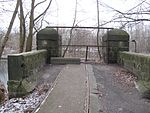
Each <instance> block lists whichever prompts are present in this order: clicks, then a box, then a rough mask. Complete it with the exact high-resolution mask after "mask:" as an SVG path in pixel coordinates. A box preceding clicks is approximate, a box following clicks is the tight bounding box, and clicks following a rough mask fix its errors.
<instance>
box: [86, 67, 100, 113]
mask: <svg viewBox="0 0 150 113" xmlns="http://www.w3.org/2000/svg"><path fill="white" fill-rule="evenodd" d="M86 72H87V75H88V77H89V79H88V81H89V89H90V92H89V93H90V98H89V113H99V107H100V103H99V100H98V95H97V94H98V91H97V83H96V79H95V76H94V72H93V67H92V65H89V64H87V65H86Z"/></svg>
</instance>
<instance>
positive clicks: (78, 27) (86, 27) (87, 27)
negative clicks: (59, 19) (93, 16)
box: [47, 26, 114, 29]
mask: <svg viewBox="0 0 150 113" xmlns="http://www.w3.org/2000/svg"><path fill="white" fill-rule="evenodd" d="M47 28H77V29H80V28H83V29H114V28H111V27H89V26H85V27H82V26H47Z"/></svg>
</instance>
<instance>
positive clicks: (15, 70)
mask: <svg viewBox="0 0 150 113" xmlns="http://www.w3.org/2000/svg"><path fill="white" fill-rule="evenodd" d="M46 59H47V51H46V50H38V51H31V52H24V53H20V54H12V55H9V56H8V78H9V81H8V91H9V94H10V95H11V96H17V95H24V94H25V93H27V92H30V91H32V90H33V89H34V88H35V85H37V83H36V82H37V79H38V76H37V72H38V71H39V70H40V68H41V67H43V66H44V65H45V64H46Z"/></svg>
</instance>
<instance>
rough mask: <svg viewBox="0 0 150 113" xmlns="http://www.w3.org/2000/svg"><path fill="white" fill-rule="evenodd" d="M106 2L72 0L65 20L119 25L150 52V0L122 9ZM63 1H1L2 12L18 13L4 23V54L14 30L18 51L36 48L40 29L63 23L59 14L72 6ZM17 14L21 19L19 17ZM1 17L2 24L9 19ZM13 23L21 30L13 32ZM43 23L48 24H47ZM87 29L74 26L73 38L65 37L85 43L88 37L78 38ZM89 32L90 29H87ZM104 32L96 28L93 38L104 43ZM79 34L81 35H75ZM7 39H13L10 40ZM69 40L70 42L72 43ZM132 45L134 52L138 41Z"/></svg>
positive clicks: (0, 46)
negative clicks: (102, 35) (36, 39)
mask: <svg viewBox="0 0 150 113" xmlns="http://www.w3.org/2000/svg"><path fill="white" fill-rule="evenodd" d="M65 1H66V0H64V1H63V2H65ZM105 1H109V0H90V1H85V0H81V1H80V2H78V1H77V0H73V1H72V2H69V1H68V2H69V3H73V6H72V10H68V12H67V14H68V15H67V16H66V15H65V14H64V18H65V19H64V20H63V21H66V20H67V19H69V18H71V22H70V21H68V23H67V24H69V25H70V26H88V25H89V24H90V23H91V25H93V26H100V27H102V26H105V27H117V28H121V29H125V30H127V31H128V32H129V33H130V35H131V40H136V41H137V51H138V52H144V53H149V52H150V49H149V48H150V47H149V40H150V38H149V37H150V36H149V34H150V31H149V29H148V28H149V21H150V18H149V15H150V0H133V1H136V2H135V4H134V5H131V6H125V7H124V8H122V9H118V8H116V7H114V6H113V5H111V4H107V3H108V2H105ZM133 1H132V2H133ZM63 2H62V1H60V0H55V1H53V2H52V0H20V1H19V2H18V1H15V0H0V3H1V4H0V14H8V15H10V16H9V18H11V14H14V16H12V17H13V19H12V21H11V22H9V21H10V20H9V21H8V22H7V23H10V24H7V25H6V26H1V28H2V29H0V30H1V31H2V32H1V34H0V36H1V37H2V38H0V43H1V44H0V57H1V55H2V53H3V50H4V47H5V45H6V46H11V47H12V45H10V44H12V43H10V41H12V40H14V39H9V38H11V36H12V35H10V32H11V31H12V34H14V33H16V36H15V35H13V36H15V37H16V38H15V39H16V40H17V41H16V42H15V43H14V44H13V45H17V46H18V45H19V46H18V49H17V52H23V51H30V50H32V49H33V48H35V47H33V45H34V43H35V42H34V43H32V42H33V39H34V34H36V32H38V31H39V30H40V29H41V28H43V27H45V26H47V25H57V24H58V23H59V22H58V21H61V20H62V19H60V18H59V15H60V14H58V13H59V12H61V11H63V9H62V8H65V9H66V10H67V9H68V8H69V6H68V7H67V3H66V5H65V4H64V3H63ZM111 2H112V1H111ZM126 2H128V3H130V2H131V1H130V2H129V0H121V2H120V3H126ZM52 3H53V4H52ZM83 3H84V4H83ZM89 3H91V4H90V5H89V6H91V7H90V8H88V9H86V10H87V11H86V10H85V9H84V8H86V7H87V6H85V4H86V5H88V4H89ZM6 4H7V5H6ZM17 4H18V5H17ZM60 4H64V6H63V7H61V6H60ZM4 5H6V6H4ZM15 6H16V9H15V10H14V8H11V7H15ZM50 6H52V7H51V9H52V10H51V12H50V10H49V9H50ZM70 6H71V5H70ZM8 7H10V8H8ZM40 7H42V8H40ZM56 7H57V8H56ZM74 7H75V8H74ZM39 9H40V10H39ZM90 11H93V12H90ZM70 12H72V13H70ZM103 12H104V13H103ZM53 13H54V14H53ZM62 13H65V12H61V15H62ZM87 14H91V15H90V16H89V17H88V16H87V17H86V16H85V15H87ZM105 14H108V15H109V14H110V15H111V16H109V18H107V17H105ZM50 15H51V16H50ZM71 15H72V16H71ZM3 16H4V15H3ZM15 17H17V18H16V19H15ZM47 17H49V18H47ZM103 17H105V19H103ZM56 19H59V20H57V22H58V23H55V22H56ZM0 20H1V22H2V23H3V22H5V20H4V19H3V20H2V19H1V18H0ZM54 20H55V22H54ZM72 20H73V21H72ZM13 23H14V24H15V26H14V27H15V29H16V31H17V32H14V31H13V29H14V28H13ZM16 23H19V24H16ZM43 24H45V25H44V26H43ZM16 25H17V26H16ZM59 25H63V24H62V23H61V24H59ZM8 26H9V27H8ZM6 27H7V29H6ZM64 31H66V30H64ZM83 31H84V30H83V29H81V30H80V31H79V29H78V30H74V29H72V30H70V31H69V32H70V36H69V37H70V38H65V39H63V40H66V42H69V43H74V44H75V43H76V42H77V40H80V42H82V41H84V40H82V39H81V38H80V39H78V38H79V37H82V38H83V39H84V37H83V35H82V34H85V35H86V33H83ZM4 32H5V33H4ZM86 32H89V31H88V30H86ZM90 32H91V31H90ZM102 32H103V31H102V30H99V31H98V32H96V31H94V32H91V34H92V33H94V34H97V40H96V39H95V38H91V39H92V40H94V41H92V42H97V43H96V44H97V45H100V37H101V33H102ZM75 33H77V34H75ZM17 35H19V36H17ZM79 35H80V36H79ZM77 36H78V38H71V37H77ZM18 38H19V39H18ZM74 39H76V40H74ZM91 39H88V37H87V40H90V41H91ZM18 40H19V41H18ZM69 40H70V41H69ZM87 40H86V41H87ZM95 40H96V41H95ZM7 41H9V42H8V43H7ZM69 43H67V44H68V45H69ZM83 43H86V42H83ZM130 47H131V51H134V44H133V43H132V42H131V43H130ZM15 49H16V47H15ZM66 50H67V49H66ZM98 50H99V48H98ZM99 53H100V52H99Z"/></svg>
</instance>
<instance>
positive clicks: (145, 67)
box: [118, 52, 150, 97]
mask: <svg viewBox="0 0 150 113" xmlns="http://www.w3.org/2000/svg"><path fill="white" fill-rule="evenodd" d="M118 63H119V64H121V65H122V66H123V67H125V68H126V69H128V70H129V71H131V72H132V73H134V74H135V75H136V76H137V77H138V80H137V82H136V85H137V88H138V89H139V91H140V92H142V93H143V94H144V95H147V94H150V55H148V54H141V53H132V52H120V53H119V59H118ZM149 97H150V95H149Z"/></svg>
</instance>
